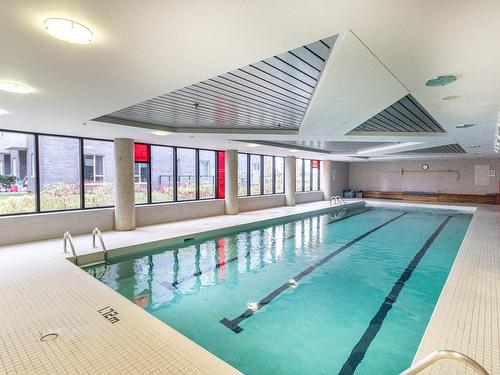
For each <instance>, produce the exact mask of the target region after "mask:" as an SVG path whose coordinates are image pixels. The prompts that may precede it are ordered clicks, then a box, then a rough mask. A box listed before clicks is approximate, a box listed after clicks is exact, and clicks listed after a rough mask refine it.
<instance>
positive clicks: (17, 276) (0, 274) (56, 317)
mask: <svg viewBox="0 0 500 375" xmlns="http://www.w3.org/2000/svg"><path fill="white" fill-rule="evenodd" d="M368 202H369V203H371V204H378V203H377V202H376V201H368ZM328 204H329V203H328V202H314V203H307V204H302V205H298V206H295V207H280V208H273V209H266V210H260V211H252V212H245V213H242V214H239V215H237V216H217V217H211V218H210V219H196V220H189V221H183V222H178V223H169V224H161V225H154V226H148V227H142V228H138V229H137V230H135V231H133V232H106V233H104V234H103V235H104V239H105V242H106V245H107V246H108V248H109V249H113V248H122V247H127V246H134V245H139V244H141V243H145V242H155V241H160V240H164V239H168V238H173V237H182V236H188V235H192V234H195V233H201V232H206V231H210V230H217V229H221V228H225V227H228V226H235V225H243V224H249V223H254V222H256V221H263V220H268V219H270V218H279V217H284V216H289V215H294V214H300V213H304V212H308V211H314V210H318V209H321V208H326V207H327V206H328ZM25 230H29V228H25ZM75 245H76V249H77V252H79V253H90V252H93V251H95V250H92V249H91V246H90V245H91V236H90V235H85V236H78V237H77V238H75ZM65 256H66V255H64V254H62V242H61V240H52V241H41V242H35V243H28V244H22V245H15V246H5V247H1V248H0V283H1V284H0V285H1V288H0V316H1V319H0V373H7V374H237V373H239V372H238V371H237V370H235V369H233V368H232V367H230V366H229V365H227V364H225V363H224V362H223V361H221V360H219V359H218V358H216V357H215V356H213V355H212V354H210V353H208V352H207V351H205V350H204V349H202V348H201V347H200V346H198V345H196V344H195V343H193V342H192V341H190V340H188V339H187V338H185V337H184V336H182V335H181V334H179V333H177V332H176V331H175V330H173V329H172V328H170V327H169V326H167V325H166V324H164V323H162V322H160V321H159V320H157V319H156V318H154V317H153V316H151V315H150V314H148V313H147V312H145V311H144V310H142V309H141V308H140V307H138V306H136V305H134V304H133V303H131V302H129V301H128V300H126V299H125V298H124V297H122V296H120V295H119V294H118V293H116V292H114V291H113V290H112V289H110V288H108V287H107V286H105V285H103V284H101V283H100V282H98V281H97V280H95V279H94V278H93V277H91V276H89V275H88V274H87V273H85V272H84V271H82V270H80V269H79V268H77V267H75V266H74V265H72V264H71V263H70V262H68V261H67V260H66V259H65ZM108 306H109V308H112V309H114V310H115V311H116V312H117V313H118V314H117V315H115V317H116V318H118V319H119V321H117V322H115V323H113V314H109V315H107V316H103V314H104V313H105V312H106V311H109V308H108V309H105V310H102V309H103V308H107V307H108ZM99 311H101V312H99ZM51 332H56V333H58V334H59V337H58V338H57V339H55V340H53V341H47V342H41V341H40V337H41V336H42V335H44V334H46V333H51ZM499 340H500V206H478V209H477V211H476V213H475V214H474V218H473V220H472V222H471V225H470V227H469V230H468V232H467V235H466V238H465V240H464V242H463V244H462V247H461V249H460V251H459V254H458V256H457V259H456V261H455V264H454V266H453V268H452V272H451V273H450V276H449V278H448V281H447V283H446V285H445V288H444V290H443V293H442V295H441V297H440V300H439V302H438V305H437V306H436V309H435V312H434V315H433V317H432V320H431V322H430V324H429V327H428V329H427V331H426V334H425V336H424V338H423V340H422V343H421V345H420V348H419V351H418V353H417V358H420V357H422V356H424V355H426V354H428V353H429V352H431V351H433V350H435V349H453V350H458V351H461V352H463V353H465V354H468V355H470V356H472V357H473V358H475V359H476V360H478V361H479V362H480V363H482V364H483V365H484V366H485V368H486V369H487V370H488V371H489V372H490V374H500V341H499ZM388 360H390V359H388ZM431 371H432V373H435V374H465V373H467V372H466V371H467V370H466V368H465V366H464V365H461V364H459V365H455V364H450V363H448V361H446V362H443V363H442V364H437V365H435V366H433V368H432V369H431ZM469 373H472V372H471V370H470V369H469Z"/></svg>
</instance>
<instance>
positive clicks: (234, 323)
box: [220, 212, 407, 333]
mask: <svg viewBox="0 0 500 375" xmlns="http://www.w3.org/2000/svg"><path fill="white" fill-rule="evenodd" d="M406 214H407V212H404V213H402V214H400V215H398V216H396V217H394V218H392V219H390V220H388V221H386V222H385V223H383V224H380V225H379V226H377V227H375V228H373V229H371V230H369V231H368V232H365V233H363V234H362V235H361V236H358V237H356V238H355V239H353V240H351V241H349V242H348V243H346V244H345V245H344V246H342V247H340V248H338V249H337V250H335V251H334V252H332V253H330V254H328V255H327V256H325V257H324V258H322V259H320V260H319V261H317V262H316V263H314V264H313V265H312V266H310V267H308V268H306V269H305V270H304V271H302V272H301V273H299V274H298V275H296V276H294V277H293V278H292V279H290V280H289V281H287V282H286V283H285V284H283V285H281V286H280V287H279V288H278V289H275V290H274V291H272V292H271V293H270V294H268V295H267V296H265V297H264V298H263V299H261V300H260V301H259V302H258V303H257V304H256V305H255V306H252V308H248V309H247V310H245V311H244V312H243V313H242V314H241V315H238V316H237V317H236V318H234V319H232V320H229V319H227V318H224V319H222V320H220V323H222V324H223V325H224V326H226V327H227V328H229V329H230V330H231V331H233V332H234V333H240V332H241V331H243V328H241V327H240V326H239V324H240V323H241V322H242V321H244V320H245V319H248V318H250V317H251V316H252V315H253V314H255V313H256V312H257V311H258V310H260V309H261V308H262V307H264V306H265V305H267V304H269V303H271V302H272V300H274V299H275V298H276V297H278V296H279V295H280V294H281V293H283V292H284V291H285V290H287V289H288V288H294V287H295V286H296V284H297V282H298V281H299V280H300V279H302V278H303V277H304V276H307V275H309V274H310V273H311V272H312V271H314V270H315V269H316V268H318V267H319V266H321V265H323V264H325V263H326V262H328V261H329V260H330V259H332V258H333V257H334V256H336V255H339V254H340V253H342V252H343V251H344V250H347V249H348V248H349V247H351V246H352V245H354V244H355V243H356V242H358V241H361V240H362V239H363V238H365V237H367V236H369V235H370V234H372V233H373V232H376V231H377V230H379V229H381V228H383V227H385V226H386V225H388V224H390V223H392V222H393V221H395V220H397V219H399V218H400V217H402V216H404V215H406ZM292 280H293V282H292Z"/></svg>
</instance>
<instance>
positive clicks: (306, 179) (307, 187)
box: [304, 159, 311, 191]
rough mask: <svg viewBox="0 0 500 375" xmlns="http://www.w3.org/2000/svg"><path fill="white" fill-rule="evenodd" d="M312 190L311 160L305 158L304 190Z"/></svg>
mask: <svg viewBox="0 0 500 375" xmlns="http://www.w3.org/2000/svg"><path fill="white" fill-rule="evenodd" d="M310 190H311V161H310V160H308V159H304V191H310Z"/></svg>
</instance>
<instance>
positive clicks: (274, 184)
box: [238, 152, 285, 198]
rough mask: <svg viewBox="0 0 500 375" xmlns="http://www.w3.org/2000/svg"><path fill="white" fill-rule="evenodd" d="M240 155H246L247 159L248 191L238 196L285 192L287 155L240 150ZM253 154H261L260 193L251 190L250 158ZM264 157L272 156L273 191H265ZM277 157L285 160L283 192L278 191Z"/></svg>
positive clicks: (258, 195)
mask: <svg viewBox="0 0 500 375" xmlns="http://www.w3.org/2000/svg"><path fill="white" fill-rule="evenodd" d="M238 155H245V156H246V159H247V165H246V169H247V192H246V194H244V195H239V194H238V198H244V197H260V196H263V195H265V196H269V195H277V194H285V157H284V156H276V155H268V154H254V153H250V152H238ZM251 156H259V157H260V193H259V194H252V193H251V191H250V186H251V181H250V174H251V170H250V165H251V163H250V158H251ZM264 157H270V158H272V172H271V173H272V176H271V177H272V193H264ZM276 158H281V159H282V160H283V186H282V190H283V192H281V193H277V192H276Z"/></svg>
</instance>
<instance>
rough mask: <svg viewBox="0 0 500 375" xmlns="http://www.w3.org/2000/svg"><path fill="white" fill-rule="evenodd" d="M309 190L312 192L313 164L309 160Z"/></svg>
mask: <svg viewBox="0 0 500 375" xmlns="http://www.w3.org/2000/svg"><path fill="white" fill-rule="evenodd" d="M309 190H310V191H312V190H313V162H312V160H309Z"/></svg>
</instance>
